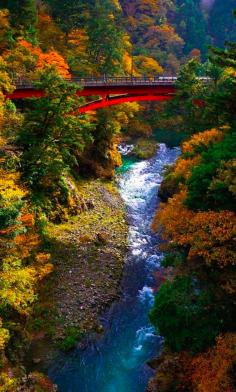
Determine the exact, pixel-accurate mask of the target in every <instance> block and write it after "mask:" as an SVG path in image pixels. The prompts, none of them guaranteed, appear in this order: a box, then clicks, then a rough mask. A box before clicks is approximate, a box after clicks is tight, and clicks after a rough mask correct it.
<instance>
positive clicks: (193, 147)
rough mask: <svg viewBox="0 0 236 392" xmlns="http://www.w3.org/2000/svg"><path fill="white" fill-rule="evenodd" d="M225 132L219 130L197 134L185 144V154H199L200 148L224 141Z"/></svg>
mask: <svg viewBox="0 0 236 392" xmlns="http://www.w3.org/2000/svg"><path fill="white" fill-rule="evenodd" d="M223 137H224V132H223V131H221V130H219V129H215V128H213V129H210V130H206V131H204V132H200V133H196V134H195V135H193V136H192V138H191V139H190V140H188V141H186V142H184V143H183V146H182V152H183V153H194V152H197V149H198V148H199V147H207V146H208V145H209V144H210V143H216V142H219V141H221V140H222V139H223Z"/></svg>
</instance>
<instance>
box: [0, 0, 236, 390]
mask: <svg viewBox="0 0 236 392" xmlns="http://www.w3.org/2000/svg"><path fill="white" fill-rule="evenodd" d="M203 3H204V2H200V1H199V0H188V1H181V0H178V1H176V2H174V1H171V0H160V1H159V0H158V1H152V0H132V1H126V0H121V1H117V0H96V1H95V0H89V1H84V0H73V1H71V0H65V1H61V0H45V1H36V0H0V165H1V166H0V208H1V209H0V258H1V262H0V391H4V392H8V391H9V392H12V391H16V390H17V388H21V389H19V390H24V392H26V391H28V390H32V388H34V389H33V390H35V391H48V390H52V388H53V387H52V386H51V384H50V383H49V382H48V381H47V380H46V379H44V378H43V377H42V375H40V374H38V373H34V374H33V375H32V376H31V378H30V379H28V380H27V383H28V384H27V385H26V384H25V381H24V380H25V378H24V376H25V374H24V369H22V368H21V366H20V365H21V364H22V363H23V360H22V356H23V353H24V349H23V348H24V347H27V346H28V344H29V342H30V338H31V336H30V331H29V329H28V324H29V322H30V318H31V315H32V314H34V313H33V312H34V307H35V304H37V301H38V297H39V294H38V293H39V289H40V288H42V287H43V281H44V279H45V277H47V276H48V275H49V274H51V272H52V271H53V268H54V266H53V260H51V255H50V254H49V252H47V251H45V241H46V238H45V235H46V234H45V233H46V228H47V225H48V224H49V222H53V223H60V222H64V221H66V220H68V219H70V217H71V216H72V215H77V214H78V212H79V211H80V210H81V209H82V208H83V206H84V204H85V203H84V202H83V200H82V201H81V200H80V198H79V197H78V188H79V187H80V181H79V180H80V179H81V177H83V176H86V177H93V178H94V177H101V178H108V179H110V178H112V176H113V175H114V169H115V167H117V166H118V165H119V164H120V163H121V159H120V156H119V154H118V152H117V149H116V145H117V142H118V141H119V137H120V134H121V133H123V136H125V137H127V136H128V137H132V138H136V137H140V136H142V137H143V136H144V137H149V136H151V134H152V128H157V127H158V126H159V127H163V129H164V128H165V129H169V130H170V129H172V128H173V129H177V130H180V131H181V132H182V133H183V134H184V135H185V136H186V135H189V134H194V136H193V137H192V139H190V140H189V141H187V142H186V143H185V144H183V155H182V156H181V158H180V159H179V160H178V161H177V163H176V165H175V166H174V168H173V171H172V172H171V173H169V174H168V176H169V177H168V181H169V182H171V183H172V184H173V183H174V188H175V189H178V193H176V194H175V195H173V198H172V199H170V201H169V202H168V204H167V205H166V206H163V207H162V208H161V210H160V212H159V213H158V215H157V218H156V219H155V222H154V227H155V228H156V227H157V225H159V223H160V224H161V225H162V226H163V227H164V231H163V233H164V236H165V238H166V239H171V241H172V242H171V247H170V255H168V257H167V258H166V259H165V262H164V263H165V264H166V266H167V265H174V266H175V267H176V271H177V272H176V278H175V279H174V280H173V281H172V282H171V281H170V282H168V283H166V284H165V285H163V287H162V288H161V289H160V292H159V294H158V295H157V299H156V304H155V308H154V310H153V312H152V315H151V319H152V321H153V323H154V324H155V325H157V327H158V328H159V330H160V332H161V333H162V335H164V336H165V338H166V342H167V344H168V345H169V347H170V348H171V349H172V350H175V351H178V352H179V351H180V354H179V356H178V360H179V362H180V363H182V368H181V371H183V370H182V369H186V366H187V364H189V363H190V364H191V366H190V368H191V371H190V370H189V368H188V369H187V370H188V371H187V370H186V374H188V375H189V377H190V378H191V380H193V384H194V385H195V384H196V385H201V384H202V383H203V387H202V389H196V390H198V391H208V390H209V389H208V390H207V386H205V384H204V382H205V383H207V382H209V379H210V376H209V377H207V380H205V381H204V380H203V377H204V374H205V373H204V372H205V371H206V370H205V369H206V365H205V363H207V361H209V360H210V359H211V358H212V357H214V356H215V357H216V361H215V362H214V363H213V365H212V366H213V368H211V367H209V365H208V367H207V371H208V373H209V374H211V375H212V374H215V375H216V379H217V380H218V381H215V385H216V386H215V390H212V391H218V390H221V391H223V390H225V391H228V392H229V391H231V390H233V389H232V388H231V385H232V382H231V378H230V374H231V373H230V372H231V371H232V363H233V360H235V357H234V349H235V335H234V331H235V324H234V320H233V319H232V309H233V307H234V306H235V297H234V294H235V275H234V274H235V271H234V257H235V254H234V249H233V239H234V236H235V233H234V229H235V224H234V220H235V215H234V211H235V175H234V174H235V133H234V132H235V98H236V97H235V95H236V92H235V85H236V81H235V73H236V69H235V46H234V44H228V47H227V50H225V51H220V50H217V49H214V50H213V49H212V50H211V54H210V56H211V57H210V61H207V62H205V63H204V65H201V63H200V60H201V59H202V60H205V58H206V51H207V45H208V44H214V45H218V46H220V47H223V43H224V41H225V40H226V39H227V40H233V39H235V22H234V20H233V18H231V13H232V9H233V6H234V4H233V3H234V1H233V0H232V1H227V3H224V7H223V8H222V2H221V1H220V0H219V1H218V0H216V1H215V3H214V6H213V7H210V8H208V7H205V6H204V4H203ZM219 19H220V21H219ZM218 26H220V27H219V28H218ZM224 26H227V28H223V27H224ZM189 60H191V61H190V62H188V61H189ZM186 62H187V64H186ZM184 64H186V65H184ZM183 65H184V66H183ZM182 66H183V67H182ZM181 67H182V68H181ZM177 72H180V73H179V80H178V94H177V97H176V99H175V100H174V101H173V102H172V103H171V104H169V105H167V106H163V107H161V108H158V110H156V109H157V108H156V106H155V105H154V106H153V105H148V104H147V105H146V106H140V105H139V104H136V103H132V104H131V103H130V104H125V105H122V106H116V107H114V108H112V109H109V110H105V109H104V110H100V111H99V112H97V113H96V114H95V113H91V114H90V115H89V116H87V115H81V114H79V113H78V112H77V109H78V106H79V105H80V104H81V103H82V102H83V99H81V98H78V97H76V95H75V90H76V89H77V88H78V86H75V85H73V83H71V82H70V78H71V76H72V75H77V76H91V75H95V76H100V75H104V74H108V75H116V76H122V75H131V74H133V75H136V76H139V75H154V74H155V75H156V74H157V75H159V74H163V73H164V74H171V75H172V74H176V73H177ZM202 74H204V75H205V74H207V75H209V76H211V77H212V83H210V84H209V85H208V86H207V88H206V86H205V85H204V83H200V82H199V81H198V79H197V76H198V75H202ZM17 79H18V80H31V81H33V83H35V85H36V86H37V87H39V88H42V89H43V90H44V91H45V95H44V96H43V97H41V98H39V99H28V100H24V101H21V102H12V101H10V100H6V99H5V95H6V93H11V92H12V91H14V89H15V81H16V80H17ZM196 102H197V103H198V105H196ZM180 104H181V105H180ZM180 106H181V107H180ZM143 109H147V111H146V114H144V110H143ZM75 114H76V115H75ZM206 129H207V131H206ZM200 131H203V133H200V134H199V133H198V132H200ZM123 136H122V137H123ZM178 139H179V138H178ZM143 145H144V147H145V149H146V147H147V146H146V141H143V140H141V141H140V142H139V144H138V149H139V148H141V147H140V146H143ZM145 153H146V152H145ZM139 154H140V156H143V155H142V154H143V151H141V152H140V151H139ZM81 205H82V207H81ZM179 217H181V219H179ZM85 237H86V236H85ZM85 239H86V238H85ZM160 313H161V314H162V318H160V317H159V314H160ZM157 314H158V317H157ZM174 314H176V317H174V318H173V315H174ZM190 318H191V319H192V321H191V325H190V321H189V320H190ZM202 319H203V320H204V323H203V324H202V323H200V320H202ZM199 328H201V331H200V330H199ZM173 331H176V333H175V334H173ZM180 332H181V334H180ZM178 333H179V334H178ZM74 335H76V336H77V331H76V334H75V333H74V330H73V339H72V340H73V341H74V340H75V338H74ZM70 338H71V336H70V337H69V338H68V340H69V341H70ZM215 339H216V344H215V346H213V345H214V342H215ZM208 348H210V349H209V351H205V352H204V354H201V353H200V354H198V355H197V356H194V357H191V359H190V360H189V357H188V355H190V354H186V355H187V358H188V359H186V358H185V354H183V350H188V351H191V353H194V354H196V353H199V352H201V350H207V349H208ZM222 355H225V358H226V359H225V362H224V363H225V367H224V372H223V373H222V374H223V376H221V377H224V378H223V379H222V378H220V375H218V373H217V372H218V371H219V366H220V360H219V358H220V356H222ZM209 358H210V359H209ZM185 359H186V360H185ZM164 365H165V362H164ZM164 368H165V367H164ZM192 369H194V370H192ZM164 370H165V369H164ZM214 372H215V373H214ZM180 373H181V372H180ZM180 373H179V374H178V375H177V376H178V377H180V379H181V377H182V375H180ZM181 374H182V373H181ZM178 377H177V380H178ZM211 377H212V376H211ZM181 380H182V379H181ZM188 380H189V379H188ZM222 380H223V381H222ZM185 381H186V380H184V382H185ZM186 382H187V381H186ZM186 382H185V384H184V385H187V384H186ZM217 382H218V384H217ZM222 383H224V385H226V387H225V389H219V388H221V387H219V385H222ZM171 385H172V384H171ZM175 387H176V385H175ZM28 388H29V389H28ZM30 388H31V389H30ZM171 388H172V389H171ZM204 388H205V389H204ZM217 388H218V389H217ZM227 388H228V389H227ZM229 388H231V389H229ZM163 390H164V389H163ZM166 390H173V386H171V387H170V388H169V389H166ZM190 390H191V389H190Z"/></svg>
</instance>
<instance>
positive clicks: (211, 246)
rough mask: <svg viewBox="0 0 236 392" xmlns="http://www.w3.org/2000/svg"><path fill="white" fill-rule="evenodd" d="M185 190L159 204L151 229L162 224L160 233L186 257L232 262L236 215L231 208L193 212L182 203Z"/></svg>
mask: <svg viewBox="0 0 236 392" xmlns="http://www.w3.org/2000/svg"><path fill="white" fill-rule="evenodd" d="M185 198H186V190H185V189H182V190H181V192H180V193H178V194H176V195H174V197H173V198H171V199H169V201H168V203H167V204H162V205H161V207H160V209H159V211H158V212H157V214H156V216H155V218H154V221H153V229H154V230H157V229H158V228H162V236H163V239H165V240H170V246H171V247H173V245H174V246H177V247H178V246H181V247H183V246H184V247H185V248H186V249H187V250H188V259H189V260H191V259H194V258H195V257H201V258H202V259H203V260H204V261H205V263H206V264H212V263H215V264H217V265H219V266H220V267H224V266H226V265H230V264H231V265H235V264H236V260H235V252H234V246H235V245H236V244H235V238H236V215H235V214H234V213H233V212H231V211H219V212H215V211H206V212H197V213H195V212H193V211H190V210H188V209H187V208H186V207H184V205H183V202H184V200H185Z"/></svg>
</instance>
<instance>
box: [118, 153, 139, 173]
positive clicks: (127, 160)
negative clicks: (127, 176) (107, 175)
mask: <svg viewBox="0 0 236 392" xmlns="http://www.w3.org/2000/svg"><path fill="white" fill-rule="evenodd" d="M136 162H139V159H138V158H136V157H134V156H128V155H126V156H123V157H122V166H120V167H118V168H117V169H116V174H117V175H119V174H122V173H125V172H126V171H128V170H130V169H131V168H132V166H133V165H134V163H136Z"/></svg>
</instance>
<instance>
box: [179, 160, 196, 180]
mask: <svg viewBox="0 0 236 392" xmlns="http://www.w3.org/2000/svg"><path fill="white" fill-rule="evenodd" d="M199 160H200V157H199V156H195V157H194V158H192V159H184V158H179V159H178V160H177V161H176V164H175V166H174V169H173V175H174V176H175V177H183V178H184V179H185V180H186V179H187V178H188V177H189V176H190V174H191V170H192V169H193V167H194V166H195V165H196V164H197V163H198V162H199Z"/></svg>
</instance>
